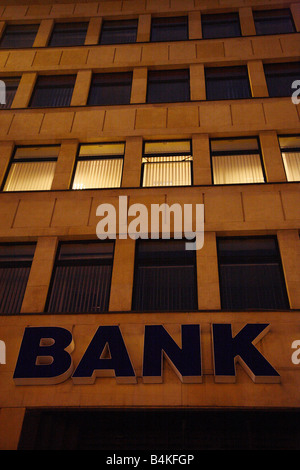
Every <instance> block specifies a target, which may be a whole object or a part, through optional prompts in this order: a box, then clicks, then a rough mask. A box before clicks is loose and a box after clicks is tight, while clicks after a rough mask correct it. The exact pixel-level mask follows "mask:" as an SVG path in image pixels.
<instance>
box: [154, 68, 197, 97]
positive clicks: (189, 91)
mask: <svg viewBox="0 0 300 470" xmlns="http://www.w3.org/2000/svg"><path fill="white" fill-rule="evenodd" d="M172 72H185V73H186V74H187V78H186V79H177V80H176V79H175V80H174V83H177V82H178V83H184V84H185V85H186V84H187V90H184V91H185V92H186V91H187V92H188V99H187V100H182V99H180V100H175V101H174V100H172V101H164V100H163V101H161V100H158V101H157V100H154V101H153V100H149V90H150V87H149V85H151V84H150V82H151V75H153V77H154V76H155V75H157V76H159V74H162V75H163V74H168V73H170V74H171V73H172ZM174 75H175V74H174ZM156 82H157V83H165V84H167V85H168V84H169V83H173V81H172V80H167V79H165V78H163V79H162V80H157V79H156ZM150 93H151V94H153V91H151V92H150ZM190 102H191V83H190V70H189V68H183V69H164V70H160V69H158V70H148V73H147V92H146V104H158V103H190Z"/></svg>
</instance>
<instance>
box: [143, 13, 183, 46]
mask: <svg viewBox="0 0 300 470" xmlns="http://www.w3.org/2000/svg"><path fill="white" fill-rule="evenodd" d="M188 38H189V33H188V19H187V17H186V16H175V17H166V18H152V21H151V41H153V42H154V41H186V40H188Z"/></svg>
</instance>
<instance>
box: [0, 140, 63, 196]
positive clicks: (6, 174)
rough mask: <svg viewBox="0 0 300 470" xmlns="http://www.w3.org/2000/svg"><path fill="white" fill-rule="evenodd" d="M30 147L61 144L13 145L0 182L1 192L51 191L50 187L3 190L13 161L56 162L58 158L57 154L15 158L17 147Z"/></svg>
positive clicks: (59, 145)
mask: <svg viewBox="0 0 300 470" xmlns="http://www.w3.org/2000/svg"><path fill="white" fill-rule="evenodd" d="M32 147H39V148H45V147H53V148H54V147H61V144H57V145H56V144H49V145H47V144H43V145H39V144H37V145H15V147H14V150H13V153H12V156H11V158H10V160H9V163H8V165H7V169H6V172H5V175H4V178H3V181H2V183H1V187H0V192H1V193H6V192H7V193H13V192H33V191H34V192H36V191H43V192H48V191H51V189H37V190H24V191H20V190H17V191H4V187H5V185H6V183H7V178H8V176H9V174H10V170H11V167H12V165H13V164H14V163H16V164H17V163H26V162H29V163H31V162H57V159H58V156H57V157H45V158H43V157H36V158H34V157H31V158H25V157H22V158H18V159H15V156H16V153H17V150H18V149H19V148H32Z"/></svg>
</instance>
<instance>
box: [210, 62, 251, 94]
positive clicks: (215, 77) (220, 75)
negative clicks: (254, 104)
mask: <svg viewBox="0 0 300 470" xmlns="http://www.w3.org/2000/svg"><path fill="white" fill-rule="evenodd" d="M205 77H206V98H207V99H208V100H223V99H227V100H229V99H243V98H251V91H250V85H249V79H248V71H247V67H218V68H207V69H206V70H205Z"/></svg>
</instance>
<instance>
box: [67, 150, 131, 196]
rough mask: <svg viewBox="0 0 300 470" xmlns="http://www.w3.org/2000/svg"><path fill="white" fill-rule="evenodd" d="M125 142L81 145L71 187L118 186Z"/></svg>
mask: <svg viewBox="0 0 300 470" xmlns="http://www.w3.org/2000/svg"><path fill="white" fill-rule="evenodd" d="M124 150H125V144H123V143H116V144H88V145H81V146H80V149H79V154H78V157H77V163H76V169H75V175H74V180H73V186H72V189H89V188H119V187H120V186H121V179H122V168H123V156H124Z"/></svg>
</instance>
